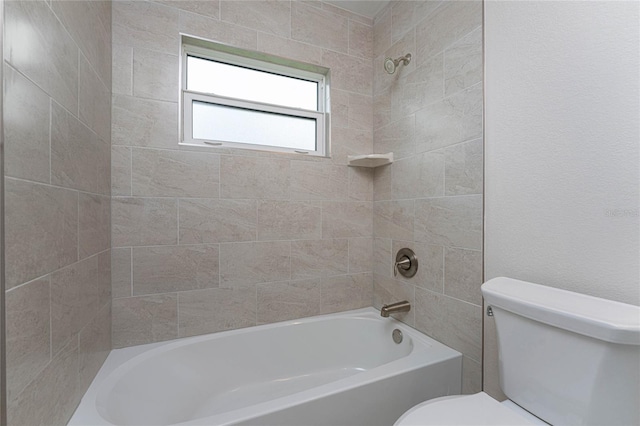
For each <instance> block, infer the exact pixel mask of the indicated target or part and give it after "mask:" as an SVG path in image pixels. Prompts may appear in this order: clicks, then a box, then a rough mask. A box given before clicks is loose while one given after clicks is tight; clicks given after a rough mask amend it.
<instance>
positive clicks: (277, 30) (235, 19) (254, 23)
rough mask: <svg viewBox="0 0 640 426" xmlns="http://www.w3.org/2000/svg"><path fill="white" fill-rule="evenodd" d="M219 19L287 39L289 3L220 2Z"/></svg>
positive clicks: (267, 0)
mask: <svg viewBox="0 0 640 426" xmlns="http://www.w3.org/2000/svg"><path fill="white" fill-rule="evenodd" d="M220 19H221V20H222V21H227V22H230V23H232V24H236V25H240V26H242V27H247V28H251V29H254V30H257V31H260V32H263V33H269V34H276V35H279V36H282V37H289V35H290V34H291V2H290V1H281V0H260V1H251V0H246V1H235V0H231V1H228V0H222V1H221V2H220Z"/></svg>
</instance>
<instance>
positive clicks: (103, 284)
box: [96, 250, 111, 309]
mask: <svg viewBox="0 0 640 426" xmlns="http://www.w3.org/2000/svg"><path fill="white" fill-rule="evenodd" d="M96 257H97V261H98V278H97V279H98V281H97V283H98V308H99V309H102V308H104V306H105V305H107V304H110V302H111V250H105V251H103V252H102V253H98V254H97V255H96Z"/></svg>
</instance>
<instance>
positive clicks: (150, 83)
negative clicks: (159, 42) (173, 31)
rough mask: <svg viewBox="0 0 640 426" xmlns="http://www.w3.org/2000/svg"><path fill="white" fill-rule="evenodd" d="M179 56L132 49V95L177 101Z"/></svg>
mask: <svg viewBox="0 0 640 426" xmlns="http://www.w3.org/2000/svg"><path fill="white" fill-rule="evenodd" d="M179 61H180V56H178V55H177V54H174V55H169V54H165V53H160V52H154V51H151V50H147V49H141V48H134V49H133V95H134V96H136V97H139V98H147V99H156V100H159V101H170V102H178V81H179V79H178V68H179Z"/></svg>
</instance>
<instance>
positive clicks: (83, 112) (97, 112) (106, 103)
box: [56, 2, 111, 143]
mask: <svg viewBox="0 0 640 426" xmlns="http://www.w3.org/2000/svg"><path fill="white" fill-rule="evenodd" d="M56 3H61V2H56ZM80 4H82V3H80ZM78 102H79V106H78V116H79V117H80V120H81V121H82V122H83V123H84V124H86V125H87V127H89V128H90V129H91V130H93V131H94V132H95V133H96V134H97V135H98V136H99V137H100V139H102V140H103V141H105V142H107V143H109V141H110V140H111V88H110V87H109V88H107V86H106V85H105V83H103V81H102V80H100V77H99V76H98V74H96V72H95V71H94V69H93V67H91V65H90V64H89V63H88V62H87V61H86V59H84V58H82V57H81V58H80V72H79V88H78Z"/></svg>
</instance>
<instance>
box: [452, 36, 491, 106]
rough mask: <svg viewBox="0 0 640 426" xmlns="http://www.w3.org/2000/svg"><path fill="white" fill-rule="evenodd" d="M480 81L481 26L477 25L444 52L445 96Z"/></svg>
mask: <svg viewBox="0 0 640 426" xmlns="http://www.w3.org/2000/svg"><path fill="white" fill-rule="evenodd" d="M481 81H482V27H478V28H476V29H475V30H473V31H472V32H470V33H469V34H467V35H466V36H464V37H462V38H461V39H460V40H458V41H457V42H455V43H454V44H453V45H451V46H450V47H449V48H447V49H446V50H445V52H444V91H445V96H449V95H451V94H453V93H456V92H459V91H460V90H462V89H466V88H467V87H470V86H473V85H474V84H476V83H479V82H481Z"/></svg>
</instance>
